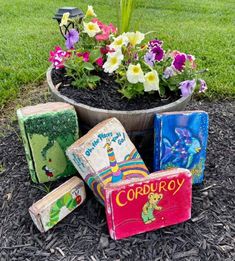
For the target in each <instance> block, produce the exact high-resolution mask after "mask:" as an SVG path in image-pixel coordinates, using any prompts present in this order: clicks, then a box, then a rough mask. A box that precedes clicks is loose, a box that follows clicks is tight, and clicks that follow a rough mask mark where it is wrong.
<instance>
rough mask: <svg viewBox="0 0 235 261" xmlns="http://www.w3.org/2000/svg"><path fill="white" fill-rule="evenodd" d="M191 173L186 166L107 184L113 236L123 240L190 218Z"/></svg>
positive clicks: (109, 220)
mask: <svg viewBox="0 0 235 261" xmlns="http://www.w3.org/2000/svg"><path fill="white" fill-rule="evenodd" d="M191 204H192V176H191V173H190V171H189V170H187V169H171V170H165V171H158V172H155V173H152V174H150V175H148V176H147V177H145V178H139V179H136V178H134V179H131V180H126V181H121V182H119V183H110V184H108V185H107V186H106V187H105V210H106V217H107V222H108V228H109V233H110V236H111V238H113V239H121V238H125V237H129V236H133V235H136V234H139V233H143V232H147V231H151V230H156V229H159V228H162V227H166V226H170V225H174V224H178V223H181V222H184V221H186V220H188V219H190V218H191Z"/></svg>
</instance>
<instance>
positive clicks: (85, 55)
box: [77, 52, 90, 62]
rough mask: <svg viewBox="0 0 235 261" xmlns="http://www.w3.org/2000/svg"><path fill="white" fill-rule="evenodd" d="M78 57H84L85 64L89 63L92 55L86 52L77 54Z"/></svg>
mask: <svg viewBox="0 0 235 261" xmlns="http://www.w3.org/2000/svg"><path fill="white" fill-rule="evenodd" d="M77 56H78V57H82V58H83V61H84V62H89V58H90V53H89V52H84V53H77Z"/></svg>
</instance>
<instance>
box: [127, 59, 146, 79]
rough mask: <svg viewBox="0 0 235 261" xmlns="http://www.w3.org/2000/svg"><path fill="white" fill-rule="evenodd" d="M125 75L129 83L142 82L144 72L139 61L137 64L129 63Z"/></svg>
mask: <svg viewBox="0 0 235 261" xmlns="http://www.w3.org/2000/svg"><path fill="white" fill-rule="evenodd" d="M126 76H127V80H128V82H130V83H137V82H144V73H143V71H142V69H141V66H140V64H139V63H138V64H137V65H133V64H129V66H128V70H127V72H126Z"/></svg>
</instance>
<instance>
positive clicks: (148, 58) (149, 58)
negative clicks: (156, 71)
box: [144, 52, 155, 67]
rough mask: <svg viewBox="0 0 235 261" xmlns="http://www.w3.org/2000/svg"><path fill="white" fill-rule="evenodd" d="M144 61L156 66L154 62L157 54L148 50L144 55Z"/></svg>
mask: <svg viewBox="0 0 235 261" xmlns="http://www.w3.org/2000/svg"><path fill="white" fill-rule="evenodd" d="M144 61H145V62H146V63H147V64H148V65H150V66H151V67H153V66H154V63H155V54H154V53H152V52H148V53H146V54H145V56H144Z"/></svg>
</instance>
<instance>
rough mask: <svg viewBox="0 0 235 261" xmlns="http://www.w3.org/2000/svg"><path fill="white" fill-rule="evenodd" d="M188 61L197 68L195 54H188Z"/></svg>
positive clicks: (192, 66)
mask: <svg viewBox="0 0 235 261" xmlns="http://www.w3.org/2000/svg"><path fill="white" fill-rule="evenodd" d="M187 61H189V63H190V65H191V68H192V69H195V68H196V63H195V56H193V55H191V54H187Z"/></svg>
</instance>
